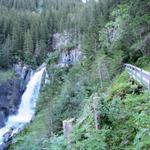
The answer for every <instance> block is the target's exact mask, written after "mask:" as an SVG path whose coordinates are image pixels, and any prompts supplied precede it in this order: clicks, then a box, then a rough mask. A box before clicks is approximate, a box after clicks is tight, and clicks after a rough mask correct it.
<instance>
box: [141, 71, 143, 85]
mask: <svg viewBox="0 0 150 150" xmlns="http://www.w3.org/2000/svg"><path fill="white" fill-rule="evenodd" d="M142 79H143V73H142V69H141V83H142V82H143V81H142Z"/></svg>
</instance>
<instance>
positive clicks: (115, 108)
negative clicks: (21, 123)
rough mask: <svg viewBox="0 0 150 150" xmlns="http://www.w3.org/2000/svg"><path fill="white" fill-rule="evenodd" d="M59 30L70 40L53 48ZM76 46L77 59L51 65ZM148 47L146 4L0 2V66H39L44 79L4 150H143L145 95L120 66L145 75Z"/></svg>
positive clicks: (119, 0)
mask: <svg viewBox="0 0 150 150" xmlns="http://www.w3.org/2000/svg"><path fill="white" fill-rule="evenodd" d="M64 32H67V33H68V34H71V36H72V39H73V40H71V41H70V42H69V44H68V45H67V46H66V47H60V49H61V51H60V49H54V48H53V39H54V34H56V33H60V34H61V33H64ZM76 45H80V47H81V53H82V59H81V60H80V61H79V62H77V63H75V64H73V65H69V66H68V67H64V68H61V67H56V64H57V63H58V60H59V55H60V53H62V52H63V51H66V50H67V51H70V52H71V50H72V49H73V48H75V47H76ZM149 47H150V1H149V0H95V1H94V0H87V1H86V2H82V1H81V0H7V1H6V0H0V68H3V69H4V68H5V69H6V68H11V66H12V64H14V63H18V62H20V61H22V62H24V63H25V64H28V65H30V66H32V67H33V68H37V67H38V66H40V65H41V64H42V63H43V62H46V63H47V70H48V73H49V76H50V82H49V84H47V85H44V86H43V88H42V90H41V94H40V97H39V100H38V104H37V108H36V116H35V119H34V120H33V122H32V123H31V124H29V125H27V127H26V128H25V130H24V131H22V132H21V133H20V134H18V135H17V136H16V137H15V138H14V139H13V141H12V145H11V146H10V149H14V150H42V149H43V150H44V149H46V150H66V149H69V150H92V149H93V150H123V149H125V150H148V149H149V148H150V110H149V106H150V97H149V92H148V91H147V90H146V88H145V87H144V86H142V85H140V84H139V83H137V82H135V81H134V80H133V79H132V78H130V77H129V76H128V74H127V72H126V71H124V64H125V63H130V64H134V65H136V66H139V67H141V68H143V69H145V70H147V71H150V49H149ZM94 97H96V98H97V101H98V102H97V103H98V104H97V108H96V109H97V112H98V114H99V115H100V120H99V124H100V128H99V129H95V125H94V117H93V104H92V102H93V99H94ZM68 118H75V122H74V128H73V131H72V134H71V136H70V138H71V142H70V143H69V144H68V141H67V140H66V138H65V137H64V135H63V129H62V122H63V120H65V119H68Z"/></svg>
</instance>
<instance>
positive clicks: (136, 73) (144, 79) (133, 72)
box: [125, 64, 150, 91]
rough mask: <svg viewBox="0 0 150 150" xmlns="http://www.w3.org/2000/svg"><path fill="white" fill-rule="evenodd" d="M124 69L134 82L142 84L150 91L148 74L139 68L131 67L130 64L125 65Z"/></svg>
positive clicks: (149, 73) (149, 74) (149, 75)
mask: <svg viewBox="0 0 150 150" xmlns="http://www.w3.org/2000/svg"><path fill="white" fill-rule="evenodd" d="M125 68H126V70H127V71H128V73H129V74H130V76H132V77H133V78H134V79H135V80H136V81H138V82H140V83H142V84H144V85H145V86H146V87H147V88H148V90H149V91H150V72H148V71H145V70H143V69H141V68H138V67H136V66H133V65H131V64H125Z"/></svg>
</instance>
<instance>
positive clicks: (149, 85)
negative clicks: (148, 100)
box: [148, 75, 150, 91]
mask: <svg viewBox="0 0 150 150" xmlns="http://www.w3.org/2000/svg"><path fill="white" fill-rule="evenodd" d="M148 90H149V91H150V75H149V83H148Z"/></svg>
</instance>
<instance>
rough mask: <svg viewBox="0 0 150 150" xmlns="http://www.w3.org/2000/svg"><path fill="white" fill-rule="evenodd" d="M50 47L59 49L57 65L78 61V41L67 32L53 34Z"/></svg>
mask: <svg viewBox="0 0 150 150" xmlns="http://www.w3.org/2000/svg"><path fill="white" fill-rule="evenodd" d="M52 43H53V44H52V47H53V49H54V50H59V52H60V55H59V59H58V66H59V67H68V66H69V65H73V64H75V63H76V62H78V61H79V60H80V59H81V57H82V53H81V46H80V43H78V42H76V41H75V39H74V38H72V37H71V34H70V33H68V32H66V31H65V32H64V33H56V34H54V35H53V42H52Z"/></svg>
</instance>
